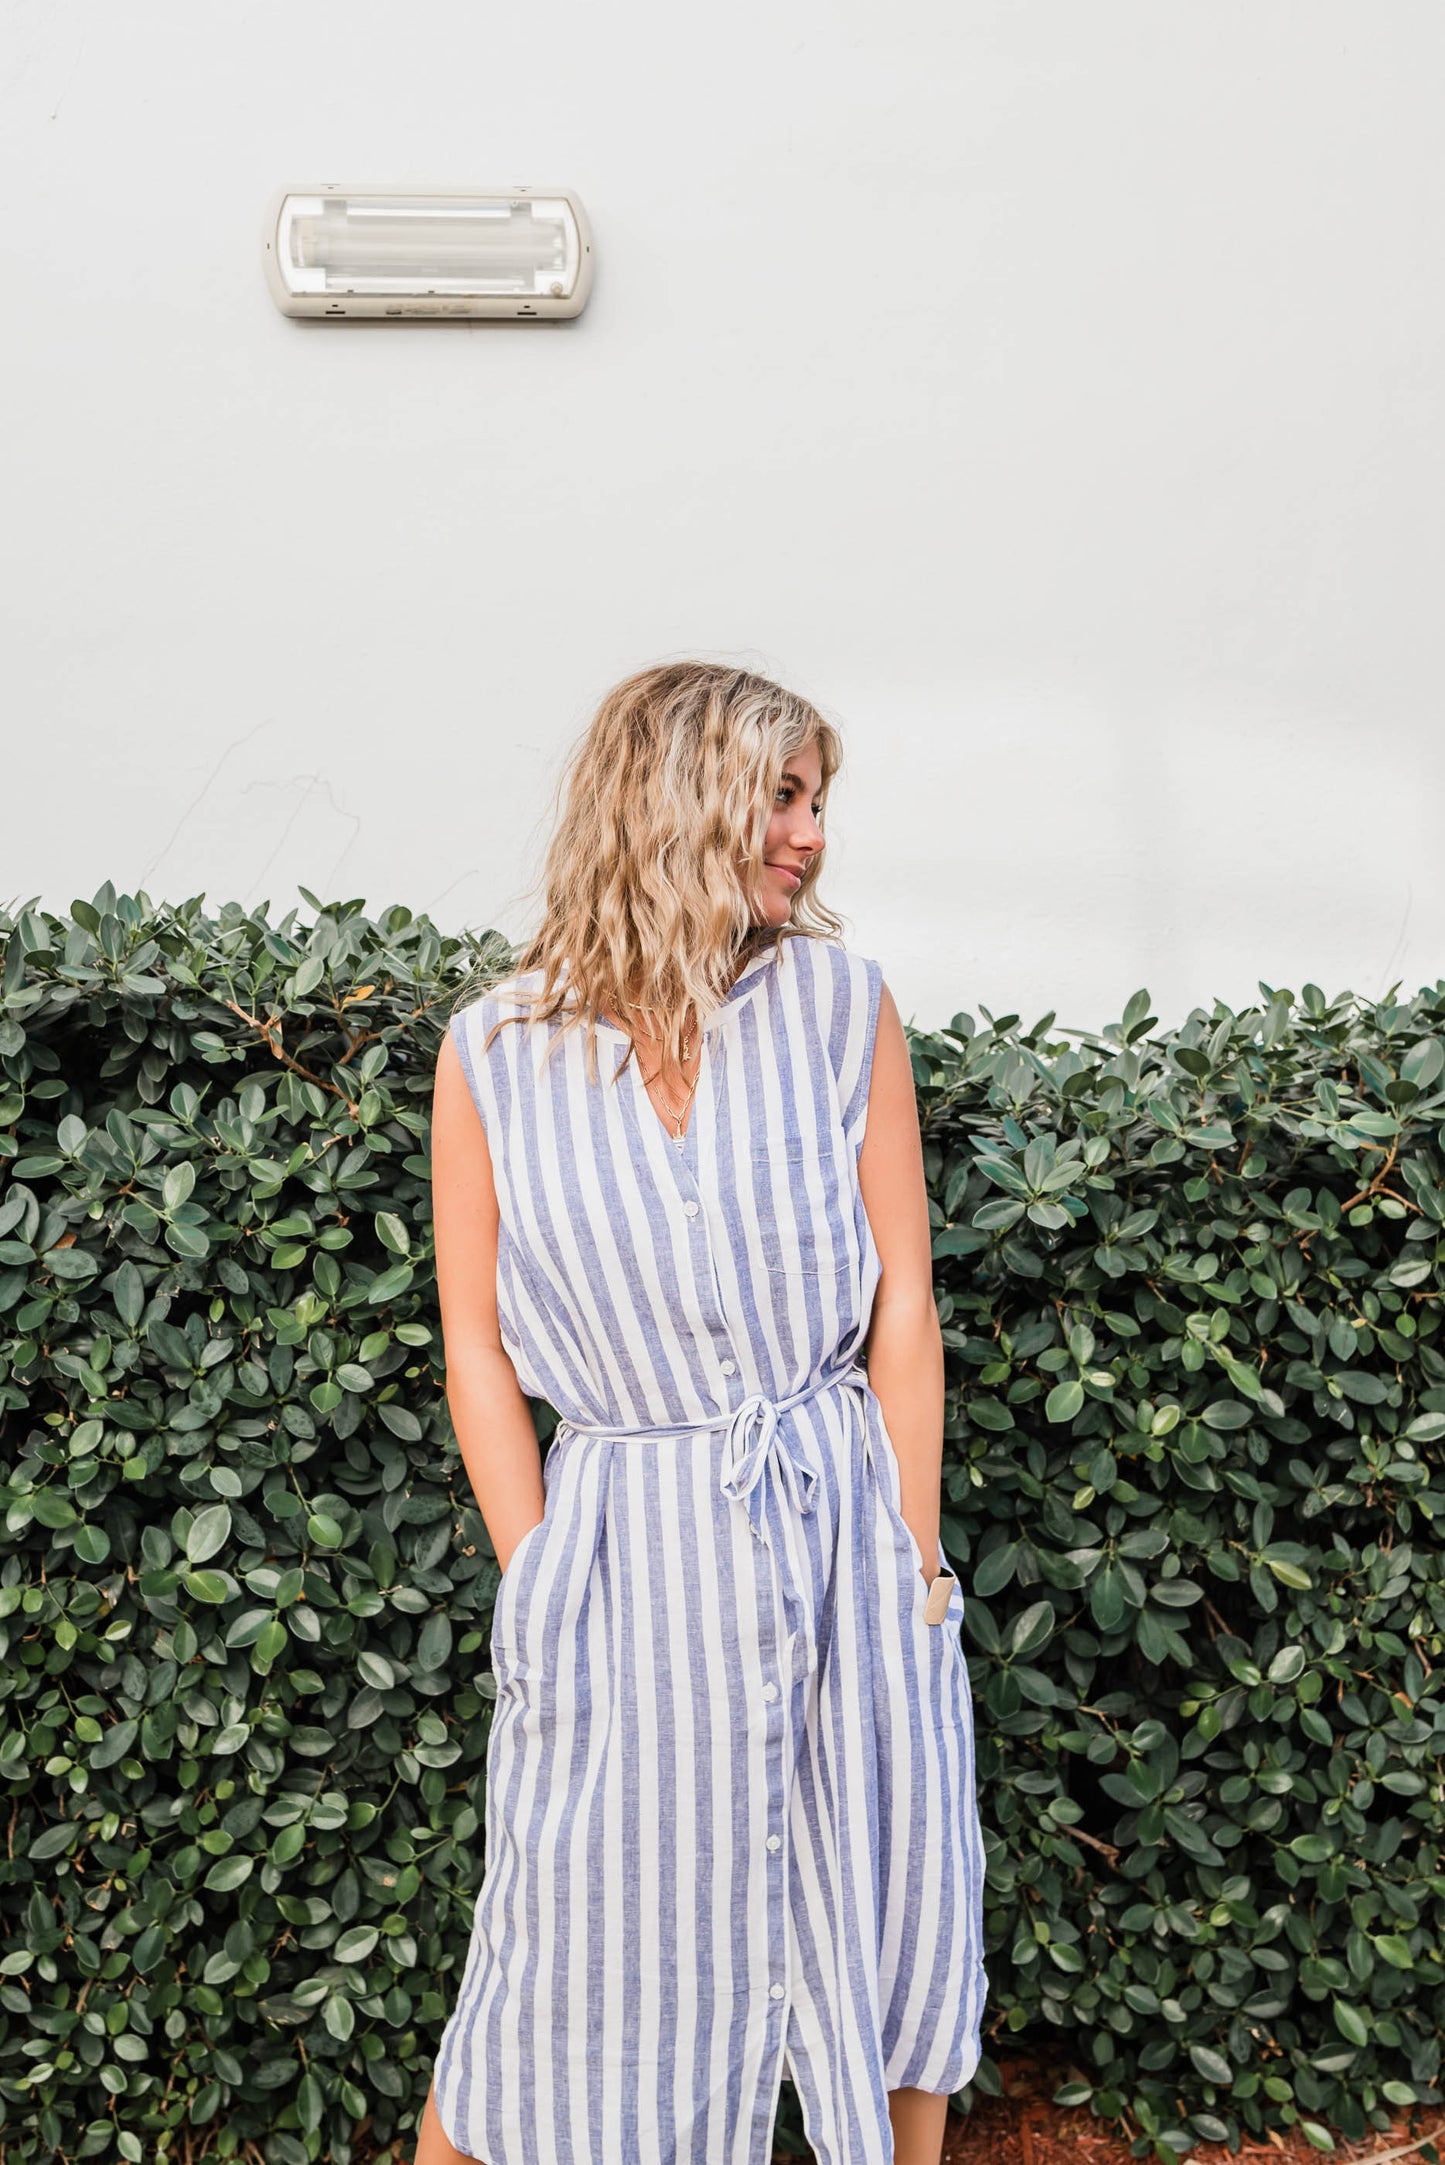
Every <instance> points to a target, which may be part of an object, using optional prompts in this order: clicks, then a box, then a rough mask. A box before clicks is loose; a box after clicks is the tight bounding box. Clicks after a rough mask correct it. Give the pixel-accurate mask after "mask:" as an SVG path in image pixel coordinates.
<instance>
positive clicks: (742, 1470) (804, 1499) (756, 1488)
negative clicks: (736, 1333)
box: [559, 1361, 868, 1676]
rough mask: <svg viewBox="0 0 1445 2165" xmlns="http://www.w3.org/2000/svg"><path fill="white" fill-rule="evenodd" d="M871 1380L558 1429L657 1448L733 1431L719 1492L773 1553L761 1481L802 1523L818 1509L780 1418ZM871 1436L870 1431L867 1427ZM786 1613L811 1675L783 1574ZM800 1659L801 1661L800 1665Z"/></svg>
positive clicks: (850, 1378)
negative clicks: (687, 1413) (701, 1412)
mask: <svg viewBox="0 0 1445 2165" xmlns="http://www.w3.org/2000/svg"><path fill="white" fill-rule="evenodd" d="M867 1382H868V1372H867V1370H866V1369H865V1368H863V1367H861V1366H860V1365H859V1364H858V1363H857V1362H856V1361H854V1362H850V1363H849V1365H848V1366H847V1367H845V1368H834V1369H830V1370H829V1371H828V1372H827V1374H826V1375H822V1376H819V1377H817V1378H816V1380H815V1381H814V1382H812V1383H809V1384H806V1385H805V1386H804V1387H803V1389H802V1390H800V1391H792V1392H790V1393H789V1395H788V1396H787V1397H786V1398H768V1397H766V1396H765V1395H764V1394H763V1393H762V1392H760V1391H755V1392H753V1393H751V1394H750V1395H749V1396H748V1397H747V1398H744V1399H742V1400H741V1401H740V1402H739V1403H738V1404H737V1405H736V1406H733V1407H731V1408H730V1409H729V1410H728V1411H727V1412H726V1413H711V1414H708V1415H706V1416H705V1417H704V1418H703V1419H702V1420H699V1421H665V1422H662V1423H660V1424H659V1425H658V1426H657V1427H655V1428H628V1427H626V1426H625V1425H624V1424H622V1423H621V1422H607V1423H601V1422H596V1423H593V1422H584V1421H573V1420H569V1419H568V1418H567V1417H566V1415H564V1416H563V1417H562V1420H561V1422H560V1423H559V1426H561V1427H562V1428H569V1429H571V1430H572V1432H573V1433H574V1434H575V1435H578V1436H600V1437H604V1438H606V1439H607V1440H609V1441H612V1442H617V1443H632V1442H638V1441H642V1442H651V1441H654V1440H657V1439H662V1438H666V1437H668V1436H686V1435H700V1434H702V1435H705V1434H708V1433H710V1432H711V1431H712V1430H714V1429H719V1428H725V1429H726V1430H727V1443H726V1445H725V1447H724V1450H723V1469H722V1475H721V1477H720V1479H719V1481H718V1487H719V1488H720V1490H721V1491H722V1493H723V1494H724V1495H725V1496H731V1497H732V1498H733V1499H734V1501H735V1502H737V1503H739V1504H741V1506H742V1508H743V1509H744V1510H745V1511H746V1512H747V1514H748V1523H749V1524H750V1526H751V1527H752V1530H753V1532H754V1534H755V1535H756V1536H757V1538H758V1540H759V1541H761V1542H762V1544H763V1546H764V1547H765V1548H767V1549H772V1550H774V1553H776V1550H775V1545H774V1543H773V1541H772V1540H771V1539H770V1538H769V1534H768V1509H767V1484H765V1482H764V1480H763V1475H764V1473H766V1472H767V1471H768V1470H769V1468H771V1469H772V1474H773V1482H772V1485H773V1486H774V1487H775V1488H781V1489H782V1490H783V1491H784V1492H785V1493H786V1495H787V1497H788V1499H789V1501H790V1502H791V1503H792V1505H793V1507H794V1509H795V1511H797V1513H798V1514H799V1515H802V1514H805V1513H807V1512H809V1511H811V1510H812V1509H813V1499H814V1494H815V1491H816V1489H817V1486H818V1472H817V1468H816V1467H815V1466H813V1465H811V1464H810V1463H809V1461H808V1460H807V1459H806V1458H805V1457H803V1455H802V1454H801V1452H799V1451H798V1449H797V1448H796V1446H795V1445H794V1444H793V1442H792V1440H791V1438H790V1437H789V1435H788V1431H787V1429H786V1427H785V1426H784V1424H783V1423H782V1422H781V1420H780V1418H779V1416H780V1415H782V1414H784V1413H791V1412H792V1410H793V1408H794V1407H795V1406H801V1405H805V1404H806V1403H807V1401H808V1400H809V1399H810V1398H817V1397H818V1396H819V1395H820V1393H821V1392H823V1391H828V1390H832V1389H833V1388H834V1387H835V1386H837V1385H839V1384H846V1385H850V1386H852V1387H853V1388H855V1389H857V1388H860V1387H862V1388H866V1386H867ZM864 1431H865V1434H866V1431H867V1423H866V1420H865V1423H864ZM780 1578H781V1583H782V1595H783V1605H784V1609H785V1611H786V1613H787V1615H788V1619H789V1627H790V1629H791V1631H792V1633H793V1643H794V1674H795V1676H801V1675H806V1674H807V1673H808V1671H809V1670H811V1669H815V1668H816V1667H817V1665H818V1649H817V1645H816V1643H815V1638H814V1634H812V1633H811V1632H805V1631H803V1630H802V1629H801V1626H802V1623H803V1621H804V1611H803V1604H802V1601H801V1598H800V1596H799V1594H798V1591H797V1588H796V1586H795V1584H794V1583H793V1579H792V1575H791V1573H789V1572H787V1571H782V1572H781V1573H780ZM799 1654H801V1656H802V1658H801V1660H799V1658H798V1657H799Z"/></svg>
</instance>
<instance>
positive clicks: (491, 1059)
mask: <svg viewBox="0 0 1445 2165" xmlns="http://www.w3.org/2000/svg"><path fill="white" fill-rule="evenodd" d="M838 762H839V746H838V741H837V737H836V735H835V732H834V731H833V730H832V728H831V727H830V726H829V724H828V723H826V722H825V721H824V720H823V719H822V717H821V716H820V715H819V714H818V713H817V712H816V711H815V710H814V709H813V708H812V707H811V706H809V705H808V704H807V703H806V702H805V701H804V700H802V699H800V698H798V697H796V696H794V695H793V694H791V693H789V692H787V691H785V690H783V689H782V688H781V687H780V686H778V685H776V684H771V683H768V682H767V681H765V680H764V679H762V678H759V677H757V676H753V675H751V674H749V673H747V672H745V671H742V670H735V669H726V668H720V667H713V666H710V665H705V664H702V663H691V662H686V663H678V664H672V665H666V666H662V667H658V668H654V669H648V670H645V671H643V672H642V673H641V674H640V675H638V676H635V677H632V678H630V679H628V680H627V681H626V682H625V683H623V684H621V685H619V686H617V687H616V689H615V690H614V691H613V692H611V693H610V694H609V696H608V697H607V699H606V700H605V701H604V702H603V704H602V707H601V709H600V710H599V712H598V714H597V716H596V718H595V720H594V721H593V723H592V725H591V727H590V729H589V730H588V731H587V732H586V734H585V736H584V738H583V740H582V742H581V743H580V745H579V746H578V749H577V751H576V754H575V755H574V759H573V762H572V767H571V774H570V784H569V787H568V790H567V795H566V803H565V809H564V811H563V814H562V817H561V820H560V822H559V824H558V828H557V832H556V835H555V838H554V840H553V842H552V845H551V849H550V852H549V855H548V859H547V865H546V875H545V877H546V907H545V914H544V920H543V924H542V929H541V930H540V932H538V934H537V936H536V937H535V939H534V940H533V941H532V942H531V944H530V946H529V947H528V948H527V949H526V950H525V952H524V954H523V956H522V958H521V962H520V964H519V967H518V970H517V972H516V973H515V975H514V976H513V977H512V978H510V979H508V980H507V981H506V982H505V983H504V984H503V985H501V986H494V987H492V988H491V989H490V990H489V991H488V992H487V993H486V994H485V995H484V996H483V997H482V998H481V999H479V1000H477V1001H475V1002H474V1003H473V1004H472V1005H470V1006H466V1007H462V1008H460V1009H459V1010H458V1011H457V1012H456V1013H455V1014H454V1015H453V1017H452V1023H451V1028H450V1031H449V1033H448V1036H447V1040H446V1042H445V1044H444V1046H443V1049H442V1053H441V1057H440V1060H439V1062H438V1067H437V1076H436V1098H435V1116H434V1126H433V1135H432V1169H433V1180H434V1190H435V1213H436V1252H437V1270H438V1276H439V1281H440V1291H441V1305H442V1324H443V1330H444V1335H445V1343H446V1357H447V1396H448V1403H449V1405H450V1408H451V1412H452V1415H453V1419H454V1423H455V1427H456V1432H457V1436H458V1439H459V1442H460V1446H461V1451H462V1456H463V1459H464V1462H465V1465H466V1469H467V1473H468V1476H469V1478H470V1480H471V1483H472V1486H473V1488H474V1489H475V1491H476V1497H477V1502H478V1505H479V1507H480V1509H481V1512H482V1515H483V1517H484V1519H485V1521H486V1524H487V1529H488V1532H489V1534H490V1535H491V1537H492V1541H493V1544H494V1546H495V1548H496V1552H497V1555H498V1558H499V1559H500V1561H501V1564H502V1578H501V1584H500V1587H499V1589H498V1592H497V1597H496V1606H495V1610H494V1614H493V1622H492V1640H491V1652H492V1667H493V1671H494V1673H495V1677H496V1685H497V1698H496V1705H495V1710H494V1713H493V1717H492V1728H491V1734H490V1737H489V1741H488V1747H487V1801H486V1829H485V1876H484V1880H483V1885H482V1888H481V1891H480V1893H479V1895H478V1898H477V1905H476V1911H475V1920H474V1925H473V1931H472V1937H471V1944H470V1949H469V1953H468V1957H467V1962H466V1967H465V1974H464V1975H463V1977H462V1979H461V1983H460V1988H459V1991H458V1995H457V1999H456V2002H455V2005H454V2008H453V2011H452V2014H451V2017H450V2020H449V2021H448V2024H447V2026H446V2030H445V2032H444V2034H443V2038H442V2042H441V2047H440V2050H439V2052H438V2056H437V2063H436V2067H435V2070H434V2075H433V2082H432V2090H431V2095H430V2097H429V2098H428V2101H427V2106H426V2111H425V2115H424V2118H423V2124H422V2130H421V2138H420V2143H419V2146H418V2149H417V2153H416V2158H417V2165H450V2161H451V2160H452V2159H454V2158H481V2159H484V2160H486V2165H561V2161H563V2160H567V2161H571V2165H673V2161H679V2165H680V2161H682V2160H688V2161H689V2165H766V2160H767V2159H768V2158H769V2156H770V2154H771V2145H772V2131H773V2125H774V2117H775V2113H776V2106H777V2094H778V2085H779V2082H780V2080H781V2077H782V2075H783V2074H784V2073H785V2072H786V2073H787V2074H788V2075H789V2076H790V2078H791V2080H792V2081H793V2082H794V2084H795V2085H796V2086H797V2089H798V2093H799V2096H800V2100H801V2105H802V2111H803V2116H804V2124H805V2128H806V2131H807V2136H808V2140H809V2142H810V2143H811V2145H812V2147H813V2149H814V2151H815V2153H816V2155H817V2157H818V2158H819V2159H821V2160H824V2161H826V2165H845V2161H846V2165H885V2161H886V2160H888V2159H890V2158H896V2159H897V2160H899V2161H900V2165H937V2161H938V2158H939V2155H940V2151H941V2146H942V2139H943V2130H944V2119H945V2115H946V2111H947V2100H948V2095H949V2093H950V2092H952V2091H956V2090H957V2089H959V2088H960V2087H961V2086H962V2085H963V2084H964V2083H966V2082H967V2081H968V2080H969V2078H970V2077H971V2076H972V2074H973V2072H974V2069H975V2067H976V2065H977V2062H978V2058H979V2050H980V2038H979V2024H980V2018H981V2015H982V2011H983V2004H984V1999H985V1994H986V1989H987V1978H986V1975H985V1972H984V1968H983V1962H982V1889H983V1870H984V1858H983V1847H982V1840H981V1835H980V1829H979V1821H978V1812H977V1806H976V1802H975V1795H974V1784H973V1765H974V1760H973V1727H972V1709H971V1704H970V1694H969V1679H968V1671H967V1665H966V1662H965V1658H964V1653H963V1649H962V1644H961V1641H960V1639H959V1622H960V1619H961V1616H962V1612H963V1597H962V1593H961V1591H960V1589H959V1586H958V1581H957V1580H956V1578H954V1576H953V1574H952V1573H951V1572H949V1570H948V1568H947V1565H946V1564H945V1562H944V1559H943V1550H942V1545H941V1542H940V1539H939V1523H938V1519H939V1491H940V1478H941V1460H942V1430H943V1347H942V1339H941V1335H940V1332H939V1326H938V1317H937V1312H936V1310H935V1307H934V1301H933V1287H932V1272H931V1252H930V1250H931V1242H930V1228H929V1217H928V1204H927V1197H926V1192H925V1187H924V1179H923V1161H922V1149H921V1144H920V1138H919V1130H918V1119H917V1110H916V1105H915V1099H914V1090H913V1076H912V1071H911V1066H910V1061H909V1055H908V1051H907V1045H906V1041H905V1038H904V1035H903V1028H902V1024H901V1023H900V1021H899V1018H898V1013H897V1010H896V1008H895V1006H894V1003H893V1000H892V997H891V995H890V994H889V992H888V990H887V988H886V987H885V986H884V984H883V982H882V978H881V975H880V972H879V969H878V965H877V964H876V963H875V962H873V961H871V960H867V959H865V958H864V957H862V956H859V955H856V954H854V953H852V952H851V951H850V950H849V949H847V948H846V947H845V946H843V945H841V944H839V942H838V941H837V939H836V938H835V937H833V936H832V935H834V934H835V933H836V930H837V929H838V927H839V920H838V919H837V918H836V917H835V916H833V914H832V913H831V912H830V911H828V910H827V909H825V908H823V907H822V906H821V905H819V904H818V902H817V901H816V900H815V892H816V888H817V883H818V875H819V866H820V862H821V857H822V851H823V841H824V838H823V832H822V828H821V825H820V819H821V815H822V811H823V806H824V802H825V799H826V794H827V786H828V783H829V780H830V779H831V777H832V775H833V774H834V772H835V771H836V769H837V766H838ZM865 1348H866V1353H867V1371H866V1374H865V1372H864V1370H863V1368H862V1367H861V1366H860V1364H859V1360H858V1356H859V1355H860V1354H861V1353H862V1352H863V1351H864V1350H865ZM531 1398H540V1399H543V1400H544V1401H546V1402H547V1403H548V1404H550V1405H551V1406H552V1407H554V1408H555V1409H556V1410H557V1412H558V1413H559V1414H560V1415H561V1417H562V1418H561V1423H560V1425H559V1427H558V1429H557V1431H556V1434H555V1436H554V1438H553V1439H552V1442H551V1446H550V1448H549V1450H548V1453H547V1458H546V1464H545V1469H544V1468H543V1467H542V1466H541V1464H540V1463H539V1457H538V1451H537V1444H536V1431H535V1428H534V1426H533V1421H532V1415H531V1411H530V1409H529V1404H528V1400H529V1399H531Z"/></svg>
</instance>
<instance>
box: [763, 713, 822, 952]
mask: <svg viewBox="0 0 1445 2165" xmlns="http://www.w3.org/2000/svg"><path fill="white" fill-rule="evenodd" d="M822 785H823V766H822V761H821V760H820V758H819V756H818V746H817V742H816V740H814V741H812V742H810V743H808V744H805V745H803V746H802V747H801V748H800V749H799V750H798V751H796V752H791V753H790V754H789V755H788V758H787V759H786V760H785V762H784V765H783V778H782V780H781V782H780V783H779V784H778V793H777V796H776V797H775V798H774V799H773V816H772V818H771V819H770V820H769V821H768V831H767V833H766V835H765V836H764V837H763V876H762V884H761V890H760V891H761V895H762V906H763V914H762V917H761V919H760V920H759V921H760V922H761V923H762V924H765V925H783V924H786V923H787V921H788V917H789V915H790V913H791V911H792V907H793V897H794V895H795V894H796V893H797V892H798V887H799V884H800V882H799V880H798V878H796V877H795V876H794V875H795V874H801V873H803V872H806V871H807V869H808V866H809V865H810V864H811V863H812V861H813V859H814V858H815V857H816V856H817V854H818V852H819V850H820V849H822V847H823V830H822V829H821V827H820V826H819V825H818V822H817V819H816V817H815V808H816V806H817V803H818V798H819V794H820V792H821V790H822Z"/></svg>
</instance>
